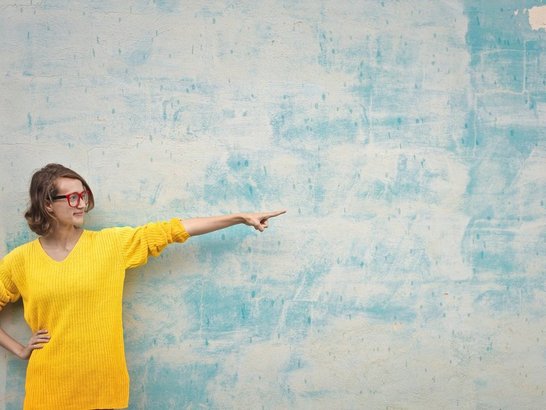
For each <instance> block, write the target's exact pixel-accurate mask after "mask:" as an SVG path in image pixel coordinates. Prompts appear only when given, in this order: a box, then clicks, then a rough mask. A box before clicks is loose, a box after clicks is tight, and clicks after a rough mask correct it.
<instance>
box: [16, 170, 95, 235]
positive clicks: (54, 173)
mask: <svg viewBox="0 0 546 410" xmlns="http://www.w3.org/2000/svg"><path fill="white" fill-rule="evenodd" d="M59 178H72V179H78V180H80V181H81V183H82V184H83V186H84V187H85V189H86V190H87V191H89V200H88V202H87V208H86V209H85V212H89V211H90V210H91V209H93V207H94V206H95V200H94V198H93V192H92V191H91V188H90V187H89V184H88V183H87V182H86V181H85V179H83V178H82V177H81V176H80V174H78V173H77V172H75V171H73V170H71V169H70V168H66V167H65V166H63V165H60V164H47V165H46V166H45V167H43V168H41V169H39V170H38V171H36V172H35V173H34V175H32V179H31V181H30V189H29V194H30V205H29V207H28V209H27V210H26V211H25V219H26V220H27V223H28V226H29V228H30V229H31V230H32V231H33V232H35V233H37V234H38V235H47V234H48V233H49V232H50V231H51V229H53V221H54V220H55V216H54V215H53V214H52V213H51V212H49V211H48V210H47V207H46V206H47V204H48V203H51V202H53V197H54V196H56V195H57V194H58V191H57V187H56V186H55V181H57V179H59Z"/></svg>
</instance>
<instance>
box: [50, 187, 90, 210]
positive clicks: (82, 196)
mask: <svg viewBox="0 0 546 410" xmlns="http://www.w3.org/2000/svg"><path fill="white" fill-rule="evenodd" d="M89 195H90V192H89V191H82V192H72V193H70V194H66V195H57V196H54V197H53V198H51V199H52V200H54V201H57V200H59V199H66V202H68V206H70V207H72V208H77V207H79V206H80V201H84V202H85V205H87V204H88V203H89Z"/></svg>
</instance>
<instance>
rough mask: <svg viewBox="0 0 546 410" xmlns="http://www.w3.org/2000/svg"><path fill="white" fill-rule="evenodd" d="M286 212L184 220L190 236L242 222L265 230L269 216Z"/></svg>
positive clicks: (259, 229)
mask: <svg viewBox="0 0 546 410" xmlns="http://www.w3.org/2000/svg"><path fill="white" fill-rule="evenodd" d="M285 212H286V211H275V212H256V213H241V214H232V215H222V216H209V217H205V218H190V219H184V220H183V221H182V222H183V224H184V227H185V228H186V231H187V232H188V233H189V234H190V236H195V235H203V234H205V233H209V232H213V231H217V230H219V229H224V228H227V227H229V226H233V225H237V224H241V223H242V224H245V225H248V226H253V227H254V229H256V230H258V231H260V232H263V231H264V229H266V228H267V226H268V219H269V218H274V217H275V216H279V215H282V214H284V213H285Z"/></svg>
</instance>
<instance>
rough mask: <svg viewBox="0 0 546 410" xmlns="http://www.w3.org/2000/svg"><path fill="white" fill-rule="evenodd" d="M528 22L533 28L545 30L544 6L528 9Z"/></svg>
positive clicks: (545, 9)
mask: <svg viewBox="0 0 546 410" xmlns="http://www.w3.org/2000/svg"><path fill="white" fill-rule="evenodd" d="M529 24H530V25H531V28H532V29H533V30H540V29H542V30H546V6H536V7H532V8H530V9H529Z"/></svg>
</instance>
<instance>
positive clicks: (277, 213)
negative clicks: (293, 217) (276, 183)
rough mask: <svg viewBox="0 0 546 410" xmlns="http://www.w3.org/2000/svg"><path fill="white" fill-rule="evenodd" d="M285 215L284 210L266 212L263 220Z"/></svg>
mask: <svg viewBox="0 0 546 410" xmlns="http://www.w3.org/2000/svg"><path fill="white" fill-rule="evenodd" d="M285 213H286V209H285V210H282V211H274V212H268V213H266V214H265V216H264V218H263V219H269V218H274V217H276V216H279V215H282V214H285Z"/></svg>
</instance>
